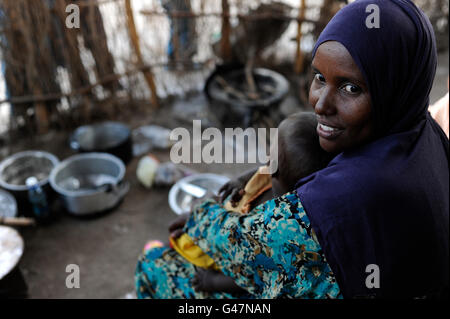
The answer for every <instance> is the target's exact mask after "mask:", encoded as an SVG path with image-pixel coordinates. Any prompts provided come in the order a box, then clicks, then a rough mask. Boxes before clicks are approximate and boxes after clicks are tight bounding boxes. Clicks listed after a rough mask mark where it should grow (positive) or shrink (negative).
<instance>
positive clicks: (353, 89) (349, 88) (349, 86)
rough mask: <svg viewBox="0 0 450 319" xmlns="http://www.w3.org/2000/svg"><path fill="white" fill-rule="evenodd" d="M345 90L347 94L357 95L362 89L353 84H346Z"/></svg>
mask: <svg viewBox="0 0 450 319" xmlns="http://www.w3.org/2000/svg"><path fill="white" fill-rule="evenodd" d="M344 90H345V92H347V93H350V94H356V93H359V92H360V91H361V89H360V88H359V87H358V86H356V85H353V84H346V85H345V86H344Z"/></svg>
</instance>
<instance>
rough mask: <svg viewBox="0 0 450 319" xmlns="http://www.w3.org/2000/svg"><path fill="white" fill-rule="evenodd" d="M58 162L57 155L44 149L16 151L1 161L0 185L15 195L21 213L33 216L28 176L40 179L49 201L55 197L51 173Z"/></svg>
mask: <svg viewBox="0 0 450 319" xmlns="http://www.w3.org/2000/svg"><path fill="white" fill-rule="evenodd" d="M58 163H59V160H58V158H56V156H54V155H52V154H50V153H47V152H43V151H25V152H20V153H16V154H14V155H12V156H9V157H7V158H6V159H4V160H3V161H2V162H1V163H0V187H2V188H3V189H5V190H7V191H8V192H10V193H11V194H13V195H14V197H15V199H16V201H17V206H18V207H17V209H18V212H19V214H20V215H25V216H33V214H32V213H31V211H32V207H31V204H30V203H29V201H28V188H27V185H26V184H25V181H26V179H27V178H28V177H30V176H35V177H36V178H37V179H38V181H39V185H40V186H41V187H42V189H43V190H44V192H45V193H46V195H47V199H48V200H49V201H51V199H52V198H53V197H54V196H53V195H54V193H53V191H52V189H51V187H50V185H49V175H50V172H51V171H52V169H53V168H54V167H55V166H56V165H57V164H58Z"/></svg>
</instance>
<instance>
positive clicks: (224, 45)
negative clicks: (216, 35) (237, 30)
mask: <svg viewBox="0 0 450 319" xmlns="http://www.w3.org/2000/svg"><path fill="white" fill-rule="evenodd" d="M222 13H223V15H222V38H221V39H220V49H221V52H222V59H223V60H224V61H229V60H230V59H231V42H230V34H231V25H230V18H229V15H230V5H229V3H228V0H222Z"/></svg>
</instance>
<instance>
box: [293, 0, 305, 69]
mask: <svg viewBox="0 0 450 319" xmlns="http://www.w3.org/2000/svg"><path fill="white" fill-rule="evenodd" d="M300 2H301V4H300V5H301V7H300V9H299V11H298V23H297V39H296V42H297V49H296V53H295V67H294V71H295V73H297V74H300V73H302V72H303V60H304V56H303V53H302V50H301V48H300V43H301V40H302V22H301V21H303V19H304V18H305V11H306V0H300Z"/></svg>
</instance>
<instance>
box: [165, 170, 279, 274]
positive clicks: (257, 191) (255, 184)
mask: <svg viewBox="0 0 450 319" xmlns="http://www.w3.org/2000/svg"><path fill="white" fill-rule="evenodd" d="M271 187H272V178H271V175H270V174H268V168H267V167H266V166H262V167H260V168H259V169H258V171H257V172H256V173H255V174H254V175H253V176H252V178H251V179H250V180H249V181H248V183H247V185H245V188H244V190H245V194H244V195H243V196H242V198H241V200H240V201H239V203H238V205H237V206H236V207H233V206H232V205H231V204H230V202H229V201H228V202H227V203H226V204H225V209H226V210H227V211H232V212H236V213H242V214H246V213H248V212H249V210H250V207H251V203H252V202H253V201H254V200H255V199H256V198H258V197H259V196H260V195H261V194H262V193H264V192H265V191H267V190H269V189H270V188H271ZM169 240H170V244H171V246H172V248H173V249H175V250H176V251H177V252H178V253H179V254H180V255H181V256H183V257H184V258H186V259H187V260H188V261H190V262H191V263H192V264H194V265H196V266H198V267H201V268H206V269H211V268H212V269H215V270H219V268H218V267H217V265H216V263H215V262H214V260H213V259H212V258H211V257H209V256H208V255H207V254H205V253H204V252H203V251H202V250H201V249H200V247H198V246H197V245H195V243H194V242H193V241H192V239H191V238H190V237H189V236H188V235H187V234H183V235H181V236H180V237H178V238H177V239H174V238H172V237H171V238H169Z"/></svg>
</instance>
